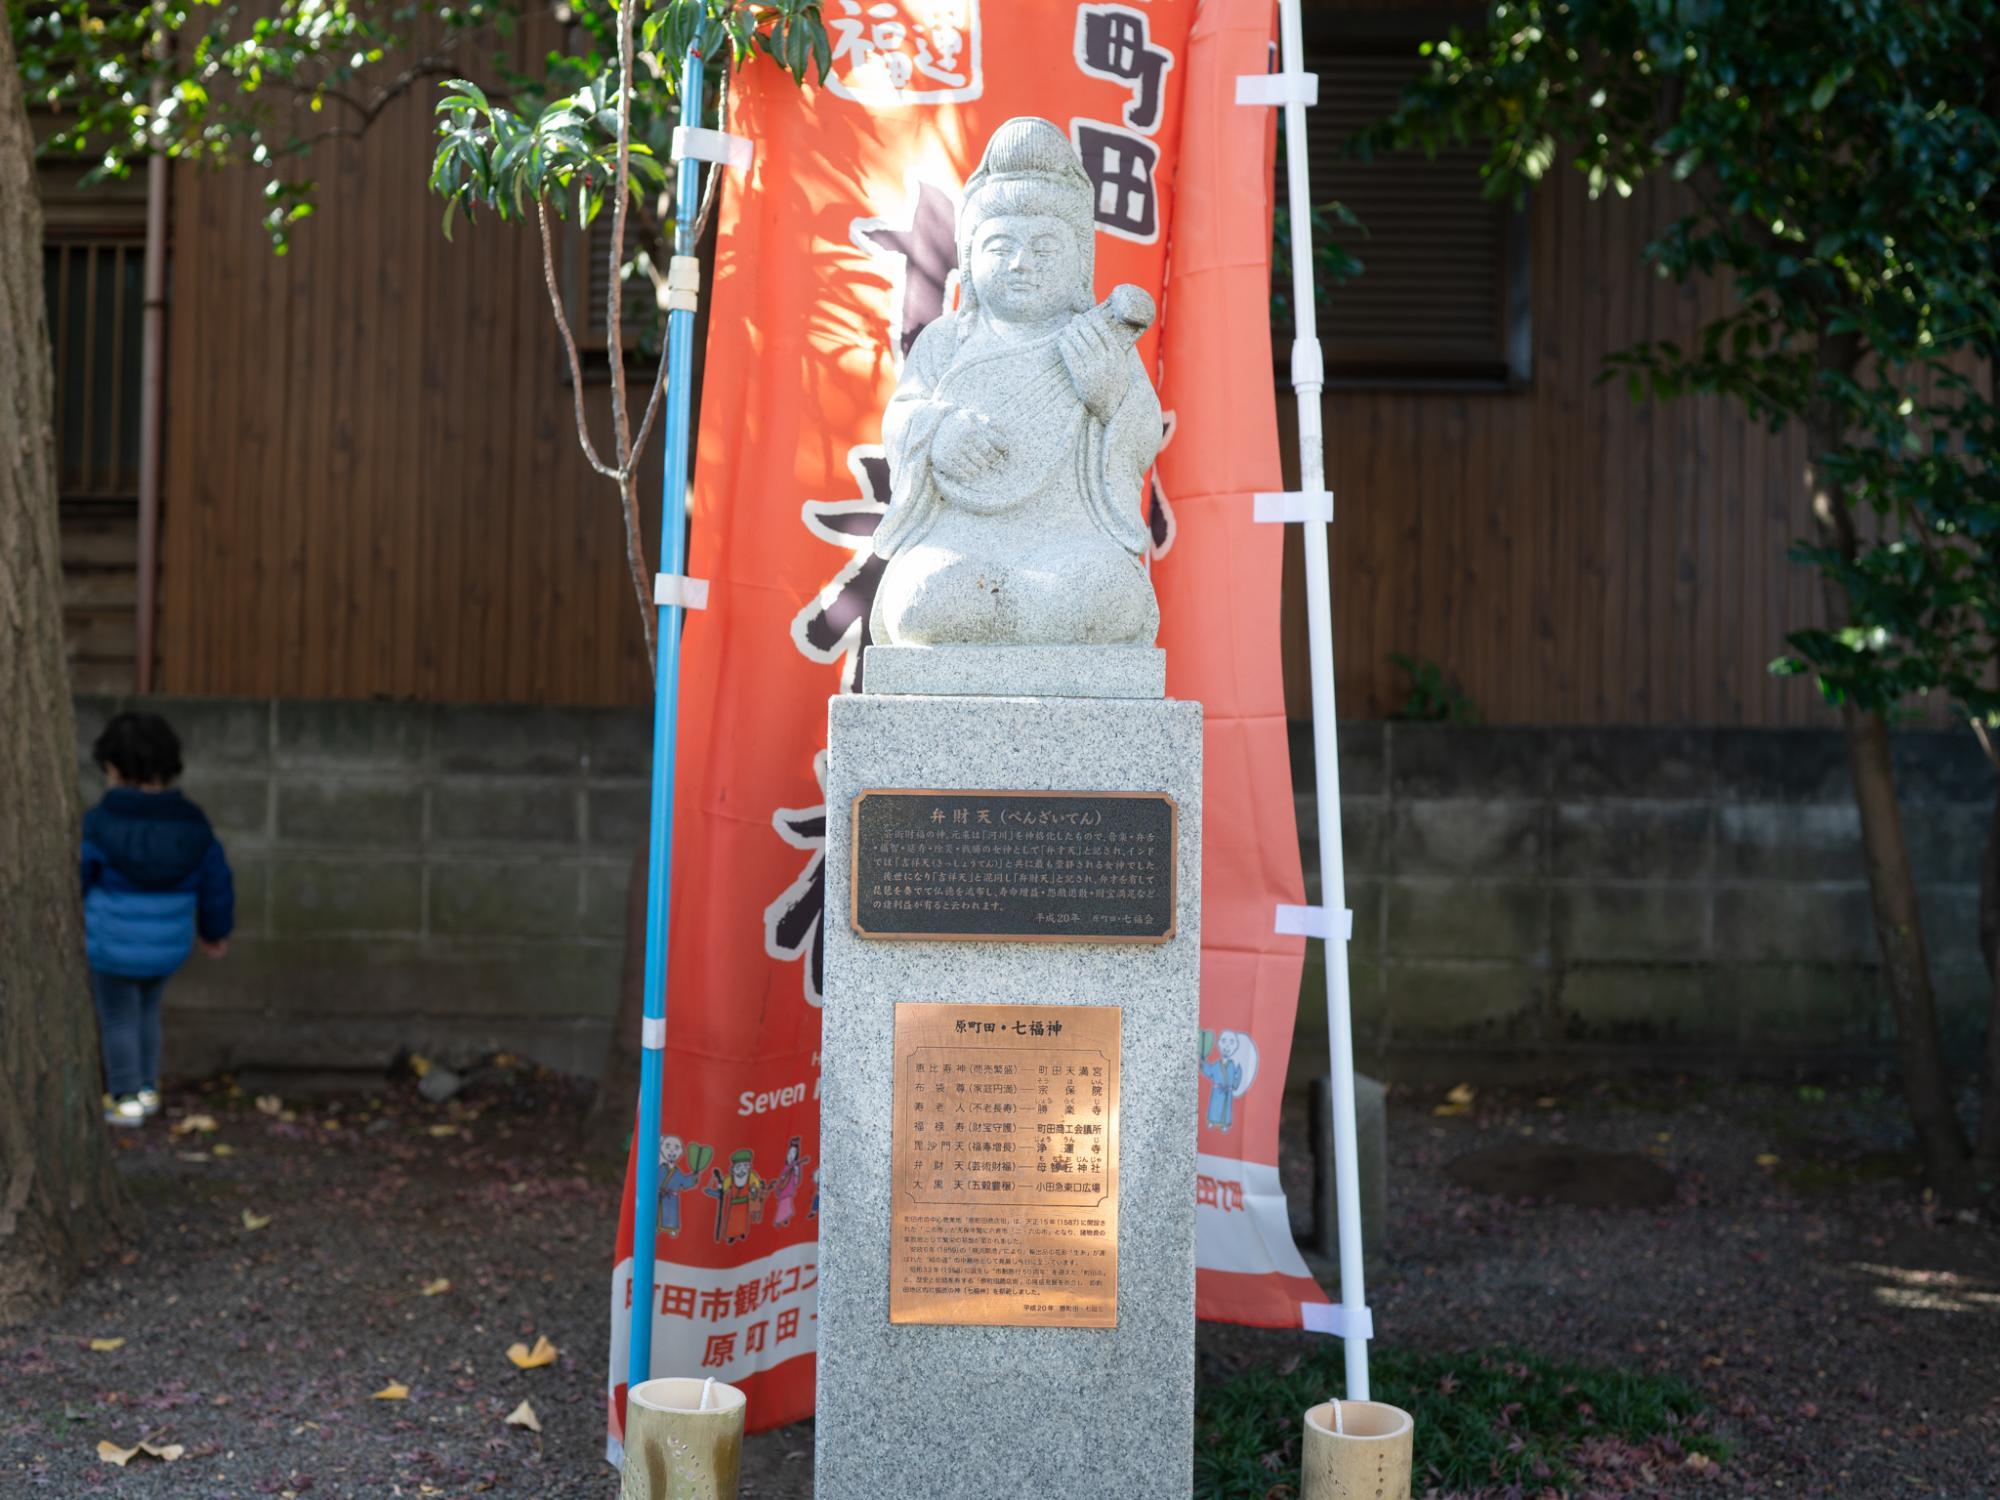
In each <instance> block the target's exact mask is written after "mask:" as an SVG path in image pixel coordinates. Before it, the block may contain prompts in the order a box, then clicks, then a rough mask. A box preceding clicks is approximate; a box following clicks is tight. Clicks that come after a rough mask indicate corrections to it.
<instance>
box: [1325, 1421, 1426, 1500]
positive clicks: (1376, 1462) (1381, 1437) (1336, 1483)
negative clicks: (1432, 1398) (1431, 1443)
mask: <svg viewBox="0 0 2000 1500" xmlns="http://www.w3.org/2000/svg"><path fill="white" fill-rule="evenodd" d="M1416 1430H1417V1424H1416V1422H1415V1421H1414V1420H1413V1419H1412V1418H1411V1416H1410V1414H1409V1413H1408V1412H1406V1411H1404V1410H1403V1409H1402V1408H1401V1407H1397V1406H1389V1405H1386V1404H1384V1403H1383V1402H1380V1401H1326V1402H1322V1403H1321V1404H1320V1405H1318V1406H1315V1407H1313V1408H1312V1409H1311V1410H1309V1411H1307V1413H1306V1441H1305V1457H1304V1462H1303V1464H1302V1465H1301V1467H1302V1470H1303V1476H1302V1477H1303V1480H1304V1483H1303V1486H1302V1488H1301V1490H1300V1500H1410V1461H1411V1451H1412V1444H1413V1440H1414V1438H1415V1436H1416Z"/></svg>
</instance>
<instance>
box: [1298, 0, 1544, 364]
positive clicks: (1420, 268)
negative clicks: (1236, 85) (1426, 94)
mask: <svg viewBox="0 0 2000 1500" xmlns="http://www.w3.org/2000/svg"><path fill="white" fill-rule="evenodd" d="M1312 19H1313V21H1314V23H1315V24H1314V25H1313V26H1312V29H1311V31H1310V32H1309V33H1308V39H1307V57H1306V66H1307V67H1308V68H1309V69H1310V70H1312V71H1313V72H1315V73H1317V74H1318V75H1319V104H1318V106H1317V107H1316V108H1313V109H1310V110H1308V111H1307V112H1306V122H1307V134H1308V142H1309V147H1310V161H1311V175H1312V199H1313V202H1314V203H1315V204H1323V203H1325V202H1327V201H1328V200H1329V199H1336V200H1338V201H1339V202H1341V203H1343V204H1345V205H1346V206H1347V208H1348V209H1350V210H1351V211H1352V212H1353V214H1354V216H1355V217H1356V218H1357V219H1359V220H1360V221H1361V228H1360V229H1356V228H1354V227H1353V226H1351V225H1347V224H1341V223H1338V222H1334V223H1333V224H1332V230H1333V234H1334V237H1335V238H1336V239H1337V240H1338V241H1339V242H1340V243H1341V244H1342V245H1343V246H1344V247H1345V248H1347V249H1348V250H1350V251H1351V252H1352V253H1353V254H1354V255H1356V256H1357V257H1358V258H1359V259H1360V260H1361V262H1362V263H1363V266H1364V271H1363V273H1362V274H1361V275H1360V276H1358V277H1356V278H1354V279H1353V280H1351V281H1347V282H1344V283H1341V284H1339V285H1335V286H1328V285H1326V284H1325V283H1324V282H1322V284H1321V288H1320V295H1319V308H1318V312H1319V316H1318V324H1319V337H1320V341H1321V343H1322V345H1323V346H1324V352H1325V356H1326V364H1327V375H1328V379H1329V381H1330V382H1338V383H1340V384H1346V385H1366V386H1383V385H1429V384H1437V385H1458V386H1465V385H1475V386H1488V385H1490V386H1505V385H1518V384H1521V383H1523V382H1525V381H1526V379H1527V375H1528V351H1529V339H1528V295H1527V293H1528V287H1527V263H1528V262H1527V254H1526V249H1527V240H1526V224H1525V216H1524V215H1522V214H1520V213H1518V212H1516V211H1515V210H1514V209H1513V207H1512V206H1511V205H1510V204H1508V203H1505V202H1497V201H1495V200H1493V199H1490V198H1488V197H1486V196H1485V195H1484V192H1483V191H1482V184H1481V180H1480V176H1479V166H1480V163H1481V162H1482V161H1483V160H1484V153H1483V152H1482V151H1480V150H1479V149H1478V148H1477V147H1472V146H1464V147H1458V148H1455V149H1448V150H1441V151H1440V152H1439V153H1438V154H1437V155H1436V156H1435V157H1427V156H1426V155H1424V153H1422V152H1421V151H1408V152H1395V153H1389V154H1378V155H1377V156H1376V157H1375V158H1374V159H1373V160H1372V161H1362V160H1360V159H1357V158H1353V157H1349V156H1347V155H1346V154H1344V150H1343V148H1344V147H1345V144H1346V142H1347V140H1348V139H1349V138H1350V137H1351V136H1352V135H1354V134H1355V133H1356V132H1357V131H1359V130H1361V129H1363V128H1365V127H1367V126H1369V125H1372V124H1374V123H1376V122H1377V121H1379V120H1381V119H1382V118H1383V117H1384V116H1386V115H1388V114H1389V113H1390V112H1391V111H1393V110H1394V108H1395V106H1396V101H1397V98H1398V96H1399V95H1400V93H1401V91H1402V89H1403V86H1404V85H1405V84H1406V83H1407V82H1408V81H1409V80H1410V79H1412V78H1413V77H1415V76H1416V75H1417V73H1418V71H1419V69H1420V68H1421V67H1423V66H1424V65H1425V64H1424V62H1423V60H1422V58H1421V57H1420V56H1419V55H1418V52H1417V48H1418V45H1419V43H1420V42H1421V41H1422V40H1423V39H1425V38H1426V37H1437V36H1440V35H1442V34H1443V33H1444V28H1443V27H1442V26H1439V27H1438V28H1437V29H1435V30H1427V31H1421V32H1418V31H1413V30H1409V29H1404V30H1402V31H1401V33H1400V34H1396V33H1394V32H1390V33H1388V34H1384V33H1383V32H1382V31H1381V29H1380V28H1378V27H1368V26H1360V25H1354V24H1351V22H1352V18H1350V17H1343V16H1341V15H1340V14H1338V13H1334V14H1327V13H1325V12H1322V13H1320V14H1319V15H1316V16H1314V17H1313V18H1312ZM1405 25H1406V27H1407V23H1405Z"/></svg>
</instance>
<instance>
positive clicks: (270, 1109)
mask: <svg viewBox="0 0 2000 1500" xmlns="http://www.w3.org/2000/svg"><path fill="white" fill-rule="evenodd" d="M284 1107H285V1101H284V1100H282V1099H280V1098H279V1097H278V1096H277V1095H276V1094H259V1095H258V1096H257V1113H258V1114H260V1115H275V1114H276V1113H277V1112H278V1111H279V1110H281V1109H283V1108H284Z"/></svg>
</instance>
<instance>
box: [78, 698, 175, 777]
mask: <svg viewBox="0 0 2000 1500" xmlns="http://www.w3.org/2000/svg"><path fill="white" fill-rule="evenodd" d="M90 758H91V759H92V760H94V761H96V762H97V766H98V769H99V770H105V769H109V770H113V771H116V772H117V773H118V779H119V780H121V781H123V782H125V783H126V784H127V785H130V786H166V785H167V784H168V783H169V782H171V781H173V780H174V779H175V778H176V777H178V776H179V775H180V774H181V742H180V737H179V736H178V735H176V734H175V733H174V731H173V726H172V725H170V724H169V723H167V721H166V720H165V719H163V718H161V717H160V716H159V715H158V714H140V713H124V714H119V715H117V716H116V717H115V718H113V719H112V721H111V722H110V723H109V724H106V725H105V726H104V733H102V734H100V735H99V736H98V737H97V743H96V744H94V745H92V746H91V747H90Z"/></svg>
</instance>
